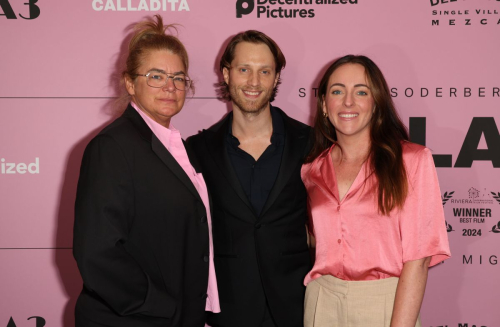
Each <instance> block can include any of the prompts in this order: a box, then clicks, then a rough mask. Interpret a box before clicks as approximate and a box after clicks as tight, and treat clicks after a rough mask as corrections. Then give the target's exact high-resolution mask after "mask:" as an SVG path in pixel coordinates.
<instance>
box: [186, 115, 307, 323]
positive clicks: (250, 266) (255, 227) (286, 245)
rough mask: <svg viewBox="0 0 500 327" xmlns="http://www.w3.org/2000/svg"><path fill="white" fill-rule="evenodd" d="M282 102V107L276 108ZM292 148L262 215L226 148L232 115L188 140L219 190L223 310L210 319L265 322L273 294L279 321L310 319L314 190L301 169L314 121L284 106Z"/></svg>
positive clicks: (217, 250) (217, 239)
mask: <svg viewBox="0 0 500 327" xmlns="http://www.w3.org/2000/svg"><path fill="white" fill-rule="evenodd" d="M276 109H278V108H276ZM278 111H279V113H280V114H281V115H282V117H283V120H284V123H285V147H284V151H283V157H282V159H281V166H280V170H279V173H278V177H277V179H276V182H275V184H274V187H273V188H272V190H271V192H270V194H269V197H268V199H267V202H266V204H265V206H264V208H263V210H262V213H261V214H260V216H257V215H256V214H255V213H254V210H253V208H252V205H251V204H250V203H249V201H248V199H247V197H246V195H245V192H244V191H243V188H242V187H241V185H240V183H239V180H238V177H237V176H236V173H235V172H234V170H233V167H232V165H231V162H230V159H229V157H228V154H227V151H226V141H225V138H226V133H227V131H228V124H229V118H228V117H226V118H225V119H223V120H222V121H221V122H219V123H218V124H216V125H214V126H213V127H211V128H210V129H208V130H204V131H202V132H201V133H200V134H198V135H195V136H192V137H190V138H189V139H188V141H187V142H188V145H189V146H191V147H192V149H193V151H194V152H195V153H196V155H197V157H198V159H199V160H200V163H201V166H202V173H203V176H204V178H205V181H206V183H207V186H208V189H209V190H210V194H211V196H212V212H213V214H212V221H213V240H214V254H215V270H216V274H217V285H218V289H219V297H220V301H221V311H222V312H221V313H218V314H209V316H208V322H209V323H210V324H214V325H217V326H224V327H226V326H227V327H257V326H260V324H261V323H262V319H263V315H264V312H265V306H266V300H267V302H268V304H269V307H270V311H271V314H272V317H273V318H274V321H275V322H276V323H277V325H278V326H279V327H299V326H303V311H304V310H303V307H304V292H305V287H304V285H303V282H304V277H305V275H306V273H307V272H308V271H309V270H310V268H311V259H310V255H309V250H308V246H307V235H306V227H305V225H306V221H307V202H306V197H307V195H306V189H305V187H304V185H303V184H302V180H301V178H300V169H301V166H302V163H303V160H304V158H305V156H306V155H307V153H308V151H309V149H310V135H311V128H310V127H308V126H306V125H304V124H302V123H300V122H298V121H296V120H293V119H291V118H289V117H288V116H287V115H286V114H285V113H284V112H283V111H281V110H280V109H278Z"/></svg>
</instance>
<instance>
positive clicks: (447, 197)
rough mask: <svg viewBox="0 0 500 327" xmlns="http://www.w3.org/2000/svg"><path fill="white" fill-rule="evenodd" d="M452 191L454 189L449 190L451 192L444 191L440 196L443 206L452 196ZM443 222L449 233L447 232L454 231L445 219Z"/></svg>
mask: <svg viewBox="0 0 500 327" xmlns="http://www.w3.org/2000/svg"><path fill="white" fill-rule="evenodd" d="M453 193H455V191H451V192H449V193H448V192H444V195H443V196H442V197H441V200H442V201H443V207H444V205H445V204H446V202H448V200H449V199H451V198H452V197H453ZM445 224H446V231H447V232H448V233H449V232H453V231H455V230H454V229H453V227H452V226H451V225H450V224H448V222H447V221H445Z"/></svg>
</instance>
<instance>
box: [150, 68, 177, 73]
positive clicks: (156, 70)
mask: <svg viewBox="0 0 500 327" xmlns="http://www.w3.org/2000/svg"><path fill="white" fill-rule="evenodd" d="M149 71H150V72H158V73H162V74H172V75H186V73H184V72H183V71H182V70H181V71H178V72H175V73H167V72H166V71H164V70H163V69H159V68H151V69H150V70H149Z"/></svg>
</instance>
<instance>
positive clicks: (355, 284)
mask: <svg viewBox="0 0 500 327" xmlns="http://www.w3.org/2000/svg"><path fill="white" fill-rule="evenodd" d="M313 282H317V283H319V284H320V285H321V286H323V287H324V288H326V289H328V290H331V291H333V292H337V293H342V294H344V295H385V294H395V293H396V288H397V287H398V282H399V278H397V277H389V278H384V279H378V280H367V281H346V280H342V279H339V278H337V277H334V276H331V275H324V276H321V277H319V278H317V279H315V280H314V281H313Z"/></svg>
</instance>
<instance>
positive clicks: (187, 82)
mask: <svg viewBox="0 0 500 327" xmlns="http://www.w3.org/2000/svg"><path fill="white" fill-rule="evenodd" d="M153 72H156V71H149V72H148V73H147V74H134V75H135V76H144V77H146V84H147V85H148V86H149V87H152V88H155V89H161V88H162V87H165V85H167V84H168V79H169V78H171V79H172V84H174V88H175V89H176V90H178V91H187V90H188V89H189V88H190V87H191V83H192V81H191V79H190V78H189V76H187V75H186V74H184V73H182V74H179V73H178V74H170V73H164V72H156V73H160V74H164V75H166V76H167V78H166V80H165V84H163V85H162V86H152V85H149V83H148V81H149V75H150V74H151V73H153ZM179 75H184V79H185V81H186V88H185V89H184V90H181V89H179V88H177V86H176V85H175V80H174V78H175V77H176V76H179Z"/></svg>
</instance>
